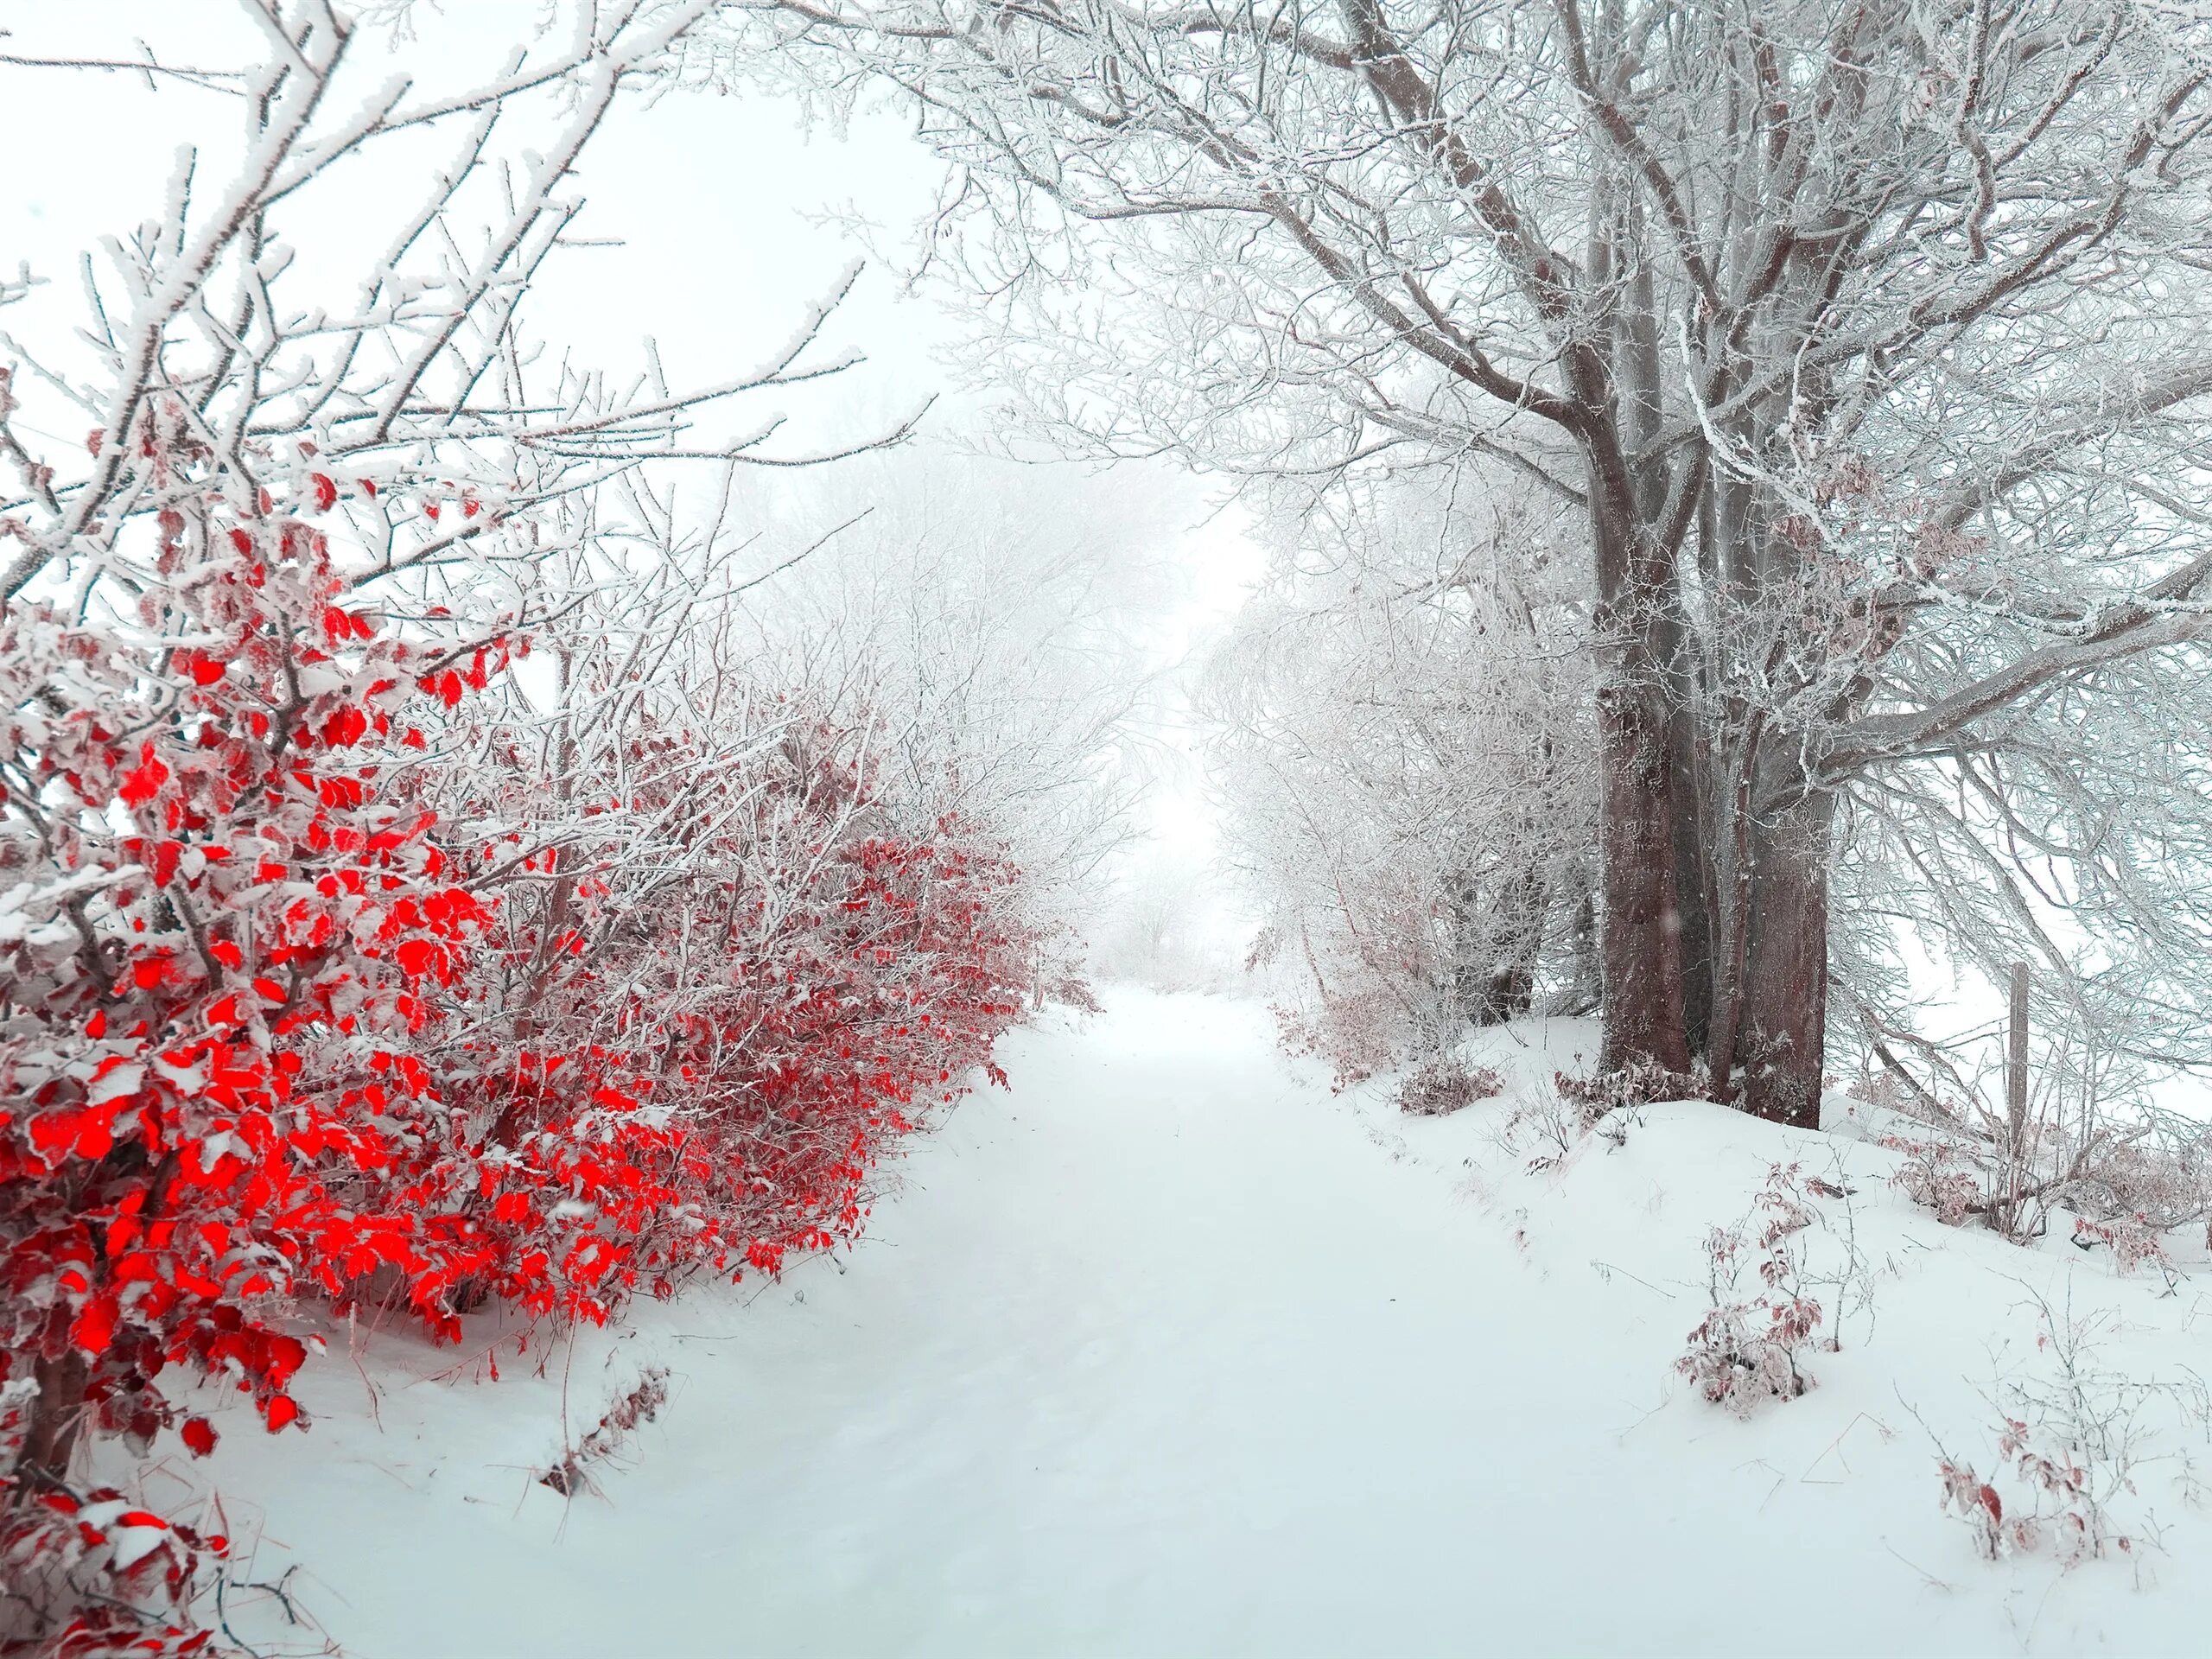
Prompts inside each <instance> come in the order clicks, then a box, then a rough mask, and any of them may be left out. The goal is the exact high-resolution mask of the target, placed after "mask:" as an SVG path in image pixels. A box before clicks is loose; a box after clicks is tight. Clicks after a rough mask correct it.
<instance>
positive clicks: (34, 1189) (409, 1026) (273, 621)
mask: <svg viewBox="0 0 2212 1659" xmlns="http://www.w3.org/2000/svg"><path fill="white" fill-rule="evenodd" d="M227 517H228V515H224V514H219V513H210V514H207V515H205V516H203V517H201V518H200V521H199V522H197V523H195V524H189V525H188V524H187V522H186V519H185V518H184V516H183V515H182V514H181V513H177V512H171V513H170V514H168V515H166V516H165V517H164V520H163V525H162V528H163V530H164V531H165V533H166V535H167V537H168V552H167V553H165V555H164V557H165V558H168V559H170V560H172V561H174V563H175V564H176V565H178V566H182V565H183V564H184V563H185V562H186V561H187V560H188V559H189V560H190V561H191V571H192V576H193V580H191V581H190V582H178V583H177V584H175V586H174V587H172V588H170V589H169V590H168V592H167V593H166V594H164V595H162V608H161V610H160V611H158V612H157V613H156V615H155V617H154V618H152V619H150V620H157V621H159V622H161V623H162V624H165V626H163V627H162V630H161V633H160V644H159V645H156V646H153V647H150V648H149V647H146V646H143V645H137V646H134V645H132V644H130V643H129V642H128V639H127V636H125V635H124V634H123V633H121V632H120V631H118V632H106V633H103V632H99V631H96V630H93V629H92V628H89V627H86V626H69V625H67V624H65V623H63V622H62V621H60V620H58V619H57V618H56V617H55V616H54V613H52V612H50V611H49V610H48V609H47V608H45V607H41V606H38V605H18V606H16V607H13V608H12V609H11V610H10V613H9V614H8V616H7V618H6V620H5V623H4V626H0V709H4V710H5V714H4V715H0V779H4V787H5V789H6V791H7V795H6V801H5V817H4V820H0V823H4V835H5V841H4V842H0V882H4V884H5V896H4V899H0V952H4V956H3V957H0V975H4V979H5V982H6V984H7V986H8V1020H7V1024H6V1026H5V1027H4V1033H0V1091H4V1093H5V1095H6V1096H7V1097H8V1099H9V1101H10V1107H9V1109H7V1111H6V1112H5V1114H4V1115H0V1293H4V1295H5V1301H4V1304H0V1308H4V1317H5V1331H6V1339H7V1343H8V1347H9V1351H10V1362H9V1363H10V1366H11V1367H12V1368H16V1369H17V1370H20V1369H22V1368H25V1367H26V1366H28V1367H29V1369H30V1370H32V1372H33V1374H34V1375H35V1376H36V1378H37V1380H38V1383H39V1400H38V1403H37V1406H36V1408H35V1410H34V1411H33V1413H32V1419H31V1422H30V1424H29V1429H28V1432H27V1438H26V1446H25V1458H26V1459H27V1461H28V1463H29V1465H33V1466H35V1468H37V1469H39V1470H41V1471H43V1472H44V1473H46V1474H48V1475H51V1476H54V1477H56V1478H58V1477H59V1476H60V1474H61V1473H62V1469H63V1465H66V1463H67V1454H68V1451H69V1447H70V1441H71V1437H72V1435H73V1433H74V1421H73V1420H74V1418H75V1416H76V1414H77V1413H78V1412H79V1408H80V1407H81V1408H85V1409H86V1410H87V1411H89V1413H90V1414H91V1416H92V1421H95V1422H96V1423H97V1424H98V1425H99V1427H102V1428H105V1429H108V1430H111V1431H116V1432H120V1433H127V1434H130V1435H131V1436H132V1437H134V1438H135V1439H137V1440H141V1441H143V1440H146V1439H148V1438H149V1437H150V1436H151V1435H152V1434H153V1433H155V1432H156V1430H157V1429H159V1428H161V1427H164V1426H166V1425H167V1424H168V1422H169V1421H171V1419H172V1416H173V1410H172V1408H171V1406H170V1405H169V1403H168V1400H167V1398H166V1397H165V1396H164V1395H163V1394H162V1391H161V1390H160V1389H158V1388H157V1387H156V1383H155V1379H156V1377H157V1376H160V1374H161V1373H162V1371H163V1370H165V1369H166V1368H168V1367H169V1366H171V1365H177V1364H183V1365H187V1366H189V1367H192V1368H194V1369H197V1370H201V1371H205V1372H207V1373H211V1374H227V1375H229V1376H233V1377H235V1378H236V1379H237V1380H238V1383H239V1386H241V1387H242V1388H245V1389H248V1390H250V1391H251V1393H252V1394H253V1395H254V1397H255V1399H256V1401H257V1403H258V1405H259V1406H260V1408H261V1409H262V1411H263V1412H264V1414H265V1416H266V1417H267V1420H268V1421H269V1424H270V1427H272V1428H274V1427H283V1426H284V1425H285V1424H287V1423H289V1422H290V1421H295V1420H296V1418H297V1416H298V1408H297V1407H296V1405H295V1404H294V1403H293V1402H292V1400H291V1397H290V1395H289V1394H288V1392H287V1384H288V1383H289V1381H290V1378H291V1376H292V1375H293V1373H294V1372H296V1370H298V1369H299V1367H300V1365H301V1364H302V1363H303V1362H304V1361H305V1359H306V1357H307V1355H308V1344H306V1343H305V1342H303V1341H302V1339H301V1338H299V1337H298V1336H296V1335H294V1334H292V1333H291V1332H289V1330H288V1329H287V1328H286V1319H285V1316H286V1315H287V1314H288V1313H289V1311H290V1308H291V1306H292V1305H293V1303H294V1301H295V1300H296V1298H297V1297H298V1296H299V1295H300V1294H302V1292H303V1291H309V1290H320V1291H321V1292H324V1293H326V1294H337V1295H342V1294H345V1292H346V1288H347V1287H348V1286H349V1285H351V1284H352V1283H353V1282H354V1281H357V1280H358V1279H359V1278H360V1277H361V1276H363V1275H364V1274H368V1273H370V1272H371V1271H372V1270H373V1269H375V1268H377V1267H378V1266H379V1265H380V1264H386V1263H389V1264H391V1265H393V1266H396V1267H397V1268H401V1269H402V1270H403V1271H404V1273H405V1274H407V1275H408V1279H409V1294H410V1299H411V1300H413V1301H414V1302H415V1303H416V1305H417V1306H421V1307H423V1308H424V1309H426V1310H429V1309H435V1308H436V1307H438V1306H440V1305H441V1302H442V1298H443V1296H444V1295H445V1293H446V1291H447V1289H448V1287H449V1286H450V1285H451V1284H452V1283H453V1282H454V1280H455V1279H456V1278H457V1277H459V1276H460V1275H461V1274H465V1273H467V1272H469V1271H472V1270H474V1268H476V1267H477V1266H478V1265H479V1264H480V1258H481V1255H482V1245H481V1243H480V1242H479V1241H477V1240H476V1239H474V1238H473V1237H472V1236H471V1235H470V1233H469V1230H467V1228H466V1227H465V1226H461V1227H448V1226H446V1225H444V1224H442V1218H441V1217H428V1216H424V1215H423V1214H421V1213H420V1212H419V1211H416V1210H415V1209H414V1208H413V1207H412V1206H410V1205H408V1204H407V1203H406V1202H405V1198H404V1192H401V1191H399V1190H398V1189H397V1188H395V1187H393V1186H392V1185H391V1181H390V1175H391V1172H392V1171H393V1170H394V1168H395V1167H396V1166H398V1165H400V1164H402V1163H404V1161H405V1160H406V1159H407V1158H408V1157H409V1155H410V1153H411V1151H412V1149H413V1147H415V1145H416V1142H417V1141H418V1140H419V1138H420V1137H421V1136H422V1135H423V1134H424V1133H425V1132H426V1129H428V1130H429V1131H431V1132H434V1131H435V1125H436V1123H437V1122H439V1121H440V1120H439V1118H438V1113H439V1109H440V1103H439V1100H438V1097H437V1092H436V1090H435V1087H434V1085H433V1084H432V1082H431V1079H430V1076H429V1072H428V1071H426V1070H425V1068H424V1067H423V1065H422V1064H421V1062H420V1060H419V1059H418V1058H416V1053H415V1052H414V1051H415V1048H416V1044H417V1043H418V1041H419V1040H420V1039H421V1037H422V1034H423V1032H424V1031H425V1029H426V1027H430V1026H432V1025H434V1024H435V1022H436V1020H438V1018H439V1017H440V1016H439V1014H438V1007H439V1005H440V1004H441V1003H442V1002H443V1001H446V1000H447V999H448V995H449V992H448V987H449V986H450V985H451V983H452V982H454V979H455V978H456V976H457V973H458V971H459V970H460V969H461V966H462V965H463V964H465V963H466V961H467V955H468V952H469V950H470V948H471V944H472V940H473V938H474V934H475V932H476V931H477V930H478V929H479V928H480V925H482V923H483V922H484V920H485V919H486V916H487V914H488V912H487V910H486V906H485V905H484V904H483V903H482V902H481V901H480V899H478V898H477V897H476V896H475V895H474V894H472V893H470V892H469V891H467V889H466V888H464V887H460V886H457V885H454V883H453V881H452V880H451V875H450V872H449V871H448V868H447V864H446V859H445V856H444V855H443V854H442V852H441V851H440V850H439V849H437V847H436V846H435V844H433V842H432V841H431V840H430V838H429V831H430V830H431V829H432V828H433V827H434V826H433V823H432V820H431V818H430V817H429V815H428V814H426V813H423V812H420V811H416V810H408V809H404V808H400V807H395V806H393V805H391V804H389V803H387V802H385V801H383V800H382V799H381V798H380V797H381V793H382V791H381V783H380V774H381V772H383V770H384V768H385V765H386V763H387V761H388V759H389V756H390V755H391V753H397V752H398V749H399V745H400V744H401V743H402V742H404V739H405V736H406V732H405V730H404V728H401V729H397V730H396V729H395V727H394V723H393V715H394V713H395V711H397V710H398V709H402V708H403V707H404V705H405V704H406V703H407V702H409V701H410V699H412V698H414V697H416V696H418V695H420V694H419V692H418V691H417V689H416V680H417V677H418V675H419V674H421V673H423V671H425V670H428V669H437V668H439V666H440V665H439V664H435V663H428V664H426V663H424V662H423V661H422V660H420V658H419V655H418V653H417V652H415V651H414V650H413V649H412V648H410V646H408V645H406V644H404V642H401V641H399V640H397V639H394V638H392V637H391V635H390V634H389V633H388V632H385V630H383V629H382V628H380V627H379V626H378V623H377V622H376V621H375V620H372V618H371V617H370V616H368V615H366V614H365V613H362V612H361V611H359V610H358V609H354V608H349V607H346V606H343V605H341V604H340V603H338V602H337V601H339V599H340V596H341V594H342V584H340V582H338V580H337V579H336V578H335V577H334V575H332V573H331V571H330V569H329V567H328V563H327V555H326V550H325V546H324V542H323V538H322V537H321V534H320V533H319V532H318V531H316V530H315V529H314V528H313V527H312V526H311V524H309V523H308V521H307V520H305V519H302V518H296V517H291V516H287V515H282V514H271V515H269V516H266V517H264V518H251V519H248V518H239V519H237V520H235V521H233V522H226V518H227ZM188 543H190V550H189V551H188ZM150 605H151V601H150V600H149V607H150ZM472 667H473V670H474V671H478V672H480V667H478V666H477V665H474V664H473V665H472ZM441 671H449V670H441Z"/></svg>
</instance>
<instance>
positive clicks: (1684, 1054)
mask: <svg viewBox="0 0 2212 1659" xmlns="http://www.w3.org/2000/svg"><path fill="white" fill-rule="evenodd" d="M1656 702H1657V699H1656V697H1655V696H1652V694H1651V692H1650V690H1649V689H1648V688H1639V687H1636V686H1632V685H1620V684H1615V685H1611V686H1608V687H1606V688H1605V690H1602V691H1600V692H1599V694H1598V741H1599V764H1600V766H1601V767H1602V768H1603V777H1602V778H1601V779H1600V783H1599V789H1600V795H1601V799H1600V804H1599V811H1600V814H1601V817H1600V823H1599V853H1600V856H1601V858H1602V861H1603V863H1604V867H1605V868H1604V872H1603V876H1602V885H1603V889H1604V902H1603V906H1602V910H1603V913H1604V918H1605V920H1604V932H1603V935H1602V938H1601V942H1600V943H1601V954H1600V958H1599V971H1600V973H1601V975H1602V977H1603V980H1604V984H1605V1040H1604V1043H1603V1046H1602V1049H1601V1052H1600V1058H1599V1066H1600V1068H1601V1069H1603V1070H1606V1071H1612V1070H1615V1069H1617V1068H1618V1067H1621V1066H1624V1065H1634V1064H1637V1063H1648V1064H1655V1065H1659V1066H1661V1067H1662V1068H1663V1069H1665V1070H1666V1071H1688V1070H1689V1069H1690V1053H1689V1042H1688V1036H1687V1034H1686V1033H1685V1031H1684V1029H1683V1025H1682V956H1681V922H1682V918H1681V903H1680V900H1679V899H1678V898H1677V896H1676V892H1675V844H1674V831H1675V824H1674V801H1673V791H1672V790H1671V789H1670V788H1669V782H1670V773H1671V772H1672V767H1671V766H1669V755H1668V743H1667V721H1666V717H1665V715H1664V713H1663V712H1662V710H1661V709H1658V708H1657V707H1656V706H1655V705H1656Z"/></svg>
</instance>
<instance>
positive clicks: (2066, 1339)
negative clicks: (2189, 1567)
mask: <svg viewBox="0 0 2212 1659" xmlns="http://www.w3.org/2000/svg"><path fill="white" fill-rule="evenodd" d="M2036 1310H2037V1325H2038V1330H2037V1338H2036V1350H2037V1356H2038V1357H2037V1361H2036V1362H2035V1364H2034V1368H2033V1369H2032V1370H2022V1371H2018V1372H2015V1373H2014V1374H2012V1375H2010V1376H2004V1377H2000V1378H1999V1380H1998V1382H1997V1383H1995V1385H1994V1386H1993V1387H1992V1388H1990V1389H1986V1390H1985V1391H1984V1392H1983V1395H1982V1398H1983V1400H1984V1402H1986V1405H1987V1406H1988V1408H1989V1409H1990V1412H1991V1414H1992V1418H1993V1424H1992V1431H1991V1438H1992V1440H1993V1442H1994V1444H1995V1448H1996V1450H1995V1468H1994V1471H1993V1476H1992V1478H1987V1479H1985V1478H1983V1477H1982V1476H1981V1475H1980V1473H1978V1472H1977V1471H1976V1470H1975V1468H1974V1465H1973V1464H1972V1463H1970V1462H1967V1461H1966V1460H1965V1459H1960V1458H1956V1457H1954V1456H1952V1455H1951V1454H1950V1453H1949V1452H1947V1451H1945V1450H1944V1448H1943V1446H1942V1443H1941V1441H1938V1442H1937V1444H1936V1459H1937V1462H1936V1469H1937V1474H1938V1476H1939V1478H1941V1480H1942V1496H1941V1502H1942V1506H1943V1508H1944V1510H1946V1512H1948V1513H1950V1514H1954V1515H1955V1516H1958V1518H1959V1520H1960V1521H1961V1523H1962V1524H1963V1525H1965V1527H1966V1528H1967V1530H1968V1532H1969V1533H1971V1534H1972V1535H1973V1538H1974V1548H1975V1549H1976V1551H1977V1552H1978V1553H1979V1554H1980V1555H1982V1556H1983V1557H1984V1558H1985V1559H1986V1560H1996V1559H1997V1558H1998V1557H1999V1556H2000V1555H2031V1554H2042V1553H2045V1552H2048V1553H2049V1554H2051V1555H2052V1556H2054V1557H2055V1558H2056V1560H2058V1561H2059V1562H2060V1563H2061V1564H2062V1565H2063V1566H2067V1567H2072V1566H2074V1565H2076V1564H2077V1563H2079V1562H2082V1561H2085V1560H2095V1559H2097V1558H2100V1557H2102V1556H2104V1555H2107V1554H2113V1553H2118V1554H2137V1553H2138V1552H2139V1551H2141V1550H2143V1549H2144V1548H2155V1547H2156V1546H2157V1544H2158V1533H2157V1529H2156V1527H2155V1525H2154V1524H2153V1523H2152V1520H2151V1517H2150V1515H2149V1512H2148V1510H2145V1511H2144V1512H2143V1513H2142V1514H2141V1515H2139V1516H2132V1517H2131V1516H2126V1515H2124V1514H2122V1513H2120V1509H2119V1508H2118V1507H2116V1506H2122V1505H2125V1504H2126V1503H2127V1502H2128V1500H2132V1499H2134V1498H2137V1497H2139V1491H2138V1487H2137V1476H2138V1474H2139V1472H2140V1471H2141V1470H2142V1469H2143V1468H2144V1467H2145V1465H2148V1464H2149V1463H2151V1462H2152V1461H2154V1460H2155V1458H2154V1455H2153V1452H2152V1440H2153V1438H2154V1434H2155V1432H2156V1425H2155V1424H2154V1422H2153V1421H2152V1408H2153V1407H2158V1408H2163V1409H2164V1410H2165V1411H2166V1412H2168V1413H2170V1414H2176V1415H2178V1416H2179V1417H2181V1418H2183V1419H2185V1420H2190V1421H2195V1422H2196V1423H2197V1424H2199V1425H2201V1424H2202V1421H2203V1420H2204V1418H2205V1415H2206V1409H2207V1403H2208V1402H2207V1399H2206V1396H2205V1395H2204V1391H2203V1388H2202V1384H2201V1383H2196V1384H2194V1385H2193V1386H2192V1387H2190V1388H2189V1389H2181V1388H2177V1387H2175V1386H2173V1385H2171V1384H2170V1383H2159V1382H2145V1381H2143V1380H2141V1379H2139V1378H2135V1377H2131V1376H2125V1375H2122V1374H2121V1373H2119V1372H2116V1371H2113V1370H2107V1369H2106V1368H2105V1367H2103V1366H2102V1365H2101V1364H2100V1363H2098V1362H2097V1358H2096V1344H2095V1341H2094V1336H2093V1333H2092V1332H2090V1331H2089V1330H2088V1327H2087V1325H2085V1323H2084V1322H2083V1321H2081V1320H2078V1319H2075V1318H2073V1317H2072V1316H2071V1314H2070V1313H2061V1312H2059V1311H2057V1310H2055V1309H2053V1308H2052V1307H2051V1306H2050V1304H2049V1303H2047V1302H2044V1300H2041V1299H2040V1298H2037V1301H2036ZM1999 1480H2001V1481H2003V1482H2004V1483H2005V1490H2003V1491H2000V1490H1999V1486H1998V1484H1997V1482H1998V1481H1999ZM2008 1494H2009V1497H2008Z"/></svg>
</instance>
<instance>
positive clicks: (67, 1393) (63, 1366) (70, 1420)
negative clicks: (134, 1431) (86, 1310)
mask: <svg viewBox="0 0 2212 1659" xmlns="http://www.w3.org/2000/svg"><path fill="white" fill-rule="evenodd" d="M91 1380H92V1367H91V1364H90V1363H89V1362H88V1361H87V1360H86V1357H85V1356H84V1355H83V1354H81V1353H79V1351H77V1350H76V1349H75V1348H70V1349H68V1350H67V1351H65V1352H64V1353H63V1354H62V1356H61V1357H60V1358H59V1359H48V1358H46V1357H43V1356H41V1357H39V1358H37V1359H35V1360H33V1361H32V1362H31V1381H32V1383H33V1384H34V1385H35V1387H36V1388H37V1389H38V1393H37V1395H36V1397H35V1398H34V1399H33V1400H32V1402H31V1415H30V1421H29V1425H28V1426H27V1427H26V1428H25V1430H24V1433H23V1446H22V1452H20V1453H19V1454H18V1456H17V1458H16V1473H17V1474H18V1475H19V1476H21V1477H22V1484H21V1485H20V1486H19V1487H18V1488H17V1491H18V1492H19V1493H21V1492H30V1491H38V1490H39V1489H41V1487H44V1486H48V1485H50V1484H54V1482H56V1481H61V1480H66V1479H67V1478H68V1475H69V1460H70V1459H71V1458H72V1457H73V1456H74V1455H75V1454H76V1450H77V1438H78V1435H79V1432H80V1431H81V1430H82V1429H83V1427H84V1422H85V1389H86V1384H87V1383H90V1382H91Z"/></svg>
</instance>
